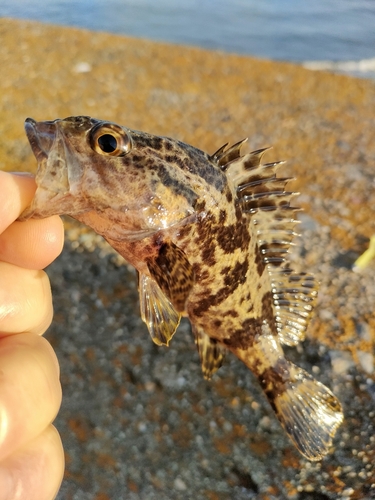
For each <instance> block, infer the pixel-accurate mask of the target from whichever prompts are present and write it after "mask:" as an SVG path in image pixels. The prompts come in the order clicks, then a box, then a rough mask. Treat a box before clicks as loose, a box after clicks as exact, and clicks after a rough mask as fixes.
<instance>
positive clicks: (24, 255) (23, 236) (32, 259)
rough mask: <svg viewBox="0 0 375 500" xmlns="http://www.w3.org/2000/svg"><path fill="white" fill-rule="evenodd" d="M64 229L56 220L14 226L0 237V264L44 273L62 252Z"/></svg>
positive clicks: (30, 221) (20, 223) (27, 222)
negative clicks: (8, 264) (5, 263)
mask: <svg viewBox="0 0 375 500" xmlns="http://www.w3.org/2000/svg"><path fill="white" fill-rule="evenodd" d="M63 241H64V227H63V223H62V220H61V219H60V217H58V216H54V217H48V219H39V220H32V219H31V220H28V221H26V222H18V221H16V222H13V224H11V225H10V226H9V227H8V228H7V229H5V231H4V232H3V233H2V234H0V260H2V261H5V262H9V263H11V264H15V265H17V266H20V267H24V268H26V269H43V268H44V267H46V266H48V265H49V264H50V263H51V262H52V261H53V260H54V259H55V258H56V257H57V256H58V255H59V254H60V253H61V250H62V246H63Z"/></svg>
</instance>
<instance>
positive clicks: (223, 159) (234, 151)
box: [211, 138, 247, 170]
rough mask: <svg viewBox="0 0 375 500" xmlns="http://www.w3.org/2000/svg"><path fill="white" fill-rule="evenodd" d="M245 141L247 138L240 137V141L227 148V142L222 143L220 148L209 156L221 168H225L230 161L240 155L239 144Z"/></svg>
mask: <svg viewBox="0 0 375 500" xmlns="http://www.w3.org/2000/svg"><path fill="white" fill-rule="evenodd" d="M246 141H247V138H246V139H242V141H239V142H237V143H236V144H233V146H230V147H229V148H228V149H226V147H227V146H228V143H226V144H224V146H221V148H219V149H218V150H217V151H216V152H215V153H214V154H213V155H212V156H211V159H212V160H213V161H216V162H217V163H218V165H219V166H220V167H221V168H222V170H226V168H227V167H228V165H229V163H230V162H232V161H233V160H236V159H237V158H240V157H241V146H242V145H243V144H245V142H246Z"/></svg>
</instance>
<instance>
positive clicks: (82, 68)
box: [73, 61, 92, 73]
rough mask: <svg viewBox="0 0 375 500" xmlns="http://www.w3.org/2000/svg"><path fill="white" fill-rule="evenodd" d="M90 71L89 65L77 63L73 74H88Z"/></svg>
mask: <svg viewBox="0 0 375 500" xmlns="http://www.w3.org/2000/svg"><path fill="white" fill-rule="evenodd" d="M91 70H92V66H91V64H90V63H88V62H84V61H82V62H79V63H77V64H76V65H75V66H74V68H73V71H74V73H90V71H91Z"/></svg>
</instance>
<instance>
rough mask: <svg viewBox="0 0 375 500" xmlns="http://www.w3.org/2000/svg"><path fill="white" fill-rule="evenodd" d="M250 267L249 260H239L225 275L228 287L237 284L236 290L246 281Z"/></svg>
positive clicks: (225, 282)
mask: <svg viewBox="0 0 375 500" xmlns="http://www.w3.org/2000/svg"><path fill="white" fill-rule="evenodd" d="M248 269H249V262H248V260H247V259H245V260H244V262H237V263H236V264H235V266H234V267H233V268H232V269H230V271H228V273H227V274H226V276H225V277H224V284H225V285H226V286H228V287H233V286H234V285H235V284H236V287H235V288H234V289H233V291H234V290H235V289H236V288H237V286H238V285H240V284H242V283H245V281H246V274H247V271H248Z"/></svg>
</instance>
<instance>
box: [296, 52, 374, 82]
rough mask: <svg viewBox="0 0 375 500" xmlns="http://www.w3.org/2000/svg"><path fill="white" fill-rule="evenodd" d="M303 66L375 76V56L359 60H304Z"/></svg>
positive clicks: (312, 68)
mask: <svg viewBox="0 0 375 500" xmlns="http://www.w3.org/2000/svg"><path fill="white" fill-rule="evenodd" d="M302 66H303V67H304V68H307V69H311V70H318V71H319V70H327V71H334V72H340V73H350V74H354V75H357V76H362V77H368V78H375V57H371V58H369V59H361V60H359V61H304V62H303V63H302Z"/></svg>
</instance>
